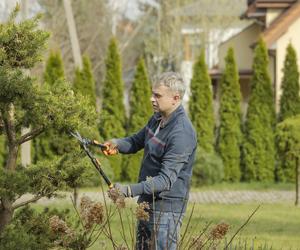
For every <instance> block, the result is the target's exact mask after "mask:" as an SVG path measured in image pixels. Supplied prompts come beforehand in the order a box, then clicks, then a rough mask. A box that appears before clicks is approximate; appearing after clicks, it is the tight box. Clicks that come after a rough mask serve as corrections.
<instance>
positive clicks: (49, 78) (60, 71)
mask: <svg viewBox="0 0 300 250" xmlns="http://www.w3.org/2000/svg"><path fill="white" fill-rule="evenodd" d="M64 78H65V73H64V65H63V61H62V58H61V54H60V53H59V52H55V51H51V52H50V55H49V58H48V60H47V62H46V68H45V73H44V81H45V82H46V83H48V84H49V85H52V84H54V83H55V82H56V81H57V80H58V79H64Z"/></svg>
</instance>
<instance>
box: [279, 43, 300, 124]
mask: <svg viewBox="0 0 300 250" xmlns="http://www.w3.org/2000/svg"><path fill="white" fill-rule="evenodd" d="M281 89H282V95H281V98H280V113H279V121H283V120H284V119H286V118H288V117H291V116H294V115H297V114H299V111H300V97H299V70H298V65H297V55H296V51H295V49H294V48H293V46H292V45H291V44H289V46H288V47H287V49H286V57H285V61H284V68H283V79H282V82H281Z"/></svg>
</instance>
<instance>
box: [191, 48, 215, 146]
mask: <svg viewBox="0 0 300 250" xmlns="http://www.w3.org/2000/svg"><path fill="white" fill-rule="evenodd" d="M212 99H213V98H212V86H211V79H210V77H209V74H208V70H207V66H206V64H205V55H204V51H202V52H201V55H200V56H199V57H198V59H197V60H196V62H195V64H194V67H193V78H192V80H191V96H190V100H189V115H190V117H191V121H192V123H193V125H194V128H195V130H196V132H197V139H198V146H199V147H200V148H202V149H203V150H204V151H205V152H212V151H213V148H214V146H213V145H214V112H213V103H212Z"/></svg>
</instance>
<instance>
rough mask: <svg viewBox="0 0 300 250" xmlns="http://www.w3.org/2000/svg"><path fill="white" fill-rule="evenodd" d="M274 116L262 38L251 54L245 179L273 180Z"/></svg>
mask: <svg viewBox="0 0 300 250" xmlns="http://www.w3.org/2000/svg"><path fill="white" fill-rule="evenodd" d="M275 119H276V118H275V108H274V99H273V91H272V86H271V79H270V76H269V74H268V54H267V49H266V45H265V43H264V41H263V40H262V39H260V40H259V42H258V44H257V46H256V48H255V54H254V61H253V77H252V79H251V96H250V100H249V106H248V111H247V117H246V122H245V140H244V143H243V177H244V179H245V180H247V181H273V180H274V164H275V142H274V126H275V122H276V121H275Z"/></svg>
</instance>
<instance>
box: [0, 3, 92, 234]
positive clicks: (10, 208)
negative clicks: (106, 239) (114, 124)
mask: <svg viewBox="0 0 300 250" xmlns="http://www.w3.org/2000/svg"><path fill="white" fill-rule="evenodd" d="M18 10H19V6H18V5H17V7H16V9H15V10H14V12H13V13H12V14H11V16H10V18H9V20H8V21H7V22H5V23H1V24H0V117H1V122H3V125H4V126H3V128H4V129H2V126H1V128H0V129H1V133H3V135H4V137H5V140H6V143H7V149H6V150H7V152H6V159H5V164H4V166H1V167H0V190H1V191H0V196H1V208H0V232H3V231H4V229H5V228H7V225H8V224H10V223H11V220H12V218H13V215H14V212H15V211H16V209H18V208H21V207H23V206H25V205H28V204H30V203H32V202H34V201H37V200H39V199H40V198H42V197H48V198H50V197H52V196H53V195H55V193H56V191H58V190H59V189H62V188H66V187H67V186H69V187H70V186H73V185H74V183H77V182H78V180H80V177H81V173H82V172H83V169H84V168H85V166H84V165H83V164H82V162H81V158H82V155H81V154H80V151H79V147H77V148H76V149H75V151H74V152H72V153H70V154H66V155H64V156H63V157H60V158H57V159H55V160H53V161H43V162H40V163H37V164H36V165H29V166H27V167H26V168H24V167H23V166H21V165H20V164H18V152H19V150H20V147H21V145H22V144H23V143H25V142H27V141H30V140H32V139H34V138H36V137H37V136H39V135H40V134H41V133H43V132H45V131H47V130H48V129H53V130H56V131H60V132H65V133H69V131H73V130H80V131H81V129H82V128H85V127H87V126H88V127H89V126H91V124H93V122H94V121H95V119H96V113H95V112H93V111H92V110H90V109H89V107H88V103H87V102H86V100H85V99H84V98H82V97H80V96H77V97H75V96H74V94H73V91H72V89H71V88H70V86H69V84H68V83H66V82H65V81H64V80H60V81H59V82H56V83H55V84H54V85H53V86H49V84H44V85H43V86H41V85H40V84H38V83H37V82H36V77H32V76H31V75H28V74H26V73H25V70H24V69H32V68H33V67H34V66H35V64H36V63H37V62H39V61H40V59H41V55H42V54H43V53H44V49H45V44H46V40H47V38H48V36H49V35H48V33H47V32H45V31H43V30H39V25H38V18H33V19H26V20H24V21H18V22H16V21H15V18H16V16H17V13H18ZM16 59H17V60H16ZM22 127H30V131H28V132H27V133H26V134H23V135H21V133H20V129H21V128H22ZM27 193H31V194H32V195H33V197H30V198H29V199H26V197H25V198H24V200H23V201H22V202H17V203H16V200H17V199H18V198H19V197H21V196H22V195H24V194H27Z"/></svg>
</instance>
